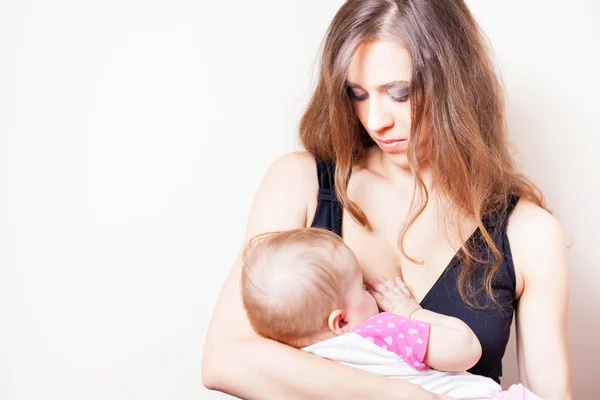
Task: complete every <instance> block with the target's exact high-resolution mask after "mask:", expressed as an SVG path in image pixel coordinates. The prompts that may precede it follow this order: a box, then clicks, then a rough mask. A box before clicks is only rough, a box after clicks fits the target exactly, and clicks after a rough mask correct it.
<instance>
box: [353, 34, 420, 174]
mask: <svg viewBox="0 0 600 400" xmlns="http://www.w3.org/2000/svg"><path fill="white" fill-rule="evenodd" d="M411 75H412V60H411V57H410V54H409V52H408V50H407V49H406V48H405V47H403V46H401V45H399V44H396V43H392V42H388V41H383V40H378V41H374V42H369V43H364V44H362V45H361V46H360V47H359V48H358V49H357V51H356V53H355V54H354V56H353V58H352V60H351V62H350V66H349V69H348V76H347V85H348V95H349V96H350V99H351V100H352V102H353V105H354V111H355V112H356V115H357V116H358V118H359V120H360V122H361V123H362V124H363V126H364V127H365V129H366V130H367V132H368V133H369V135H370V136H371V138H372V139H373V140H374V141H375V143H376V144H377V145H378V146H379V148H380V149H381V150H382V151H383V152H384V153H385V155H386V156H387V157H389V159H390V160H391V161H392V162H393V163H394V164H395V165H397V166H399V167H402V168H408V166H409V164H408V159H407V153H406V151H407V148H408V146H407V145H408V140H409V136H410V123H411V122H410V99H409V97H408V95H409V86H410V79H411Z"/></svg>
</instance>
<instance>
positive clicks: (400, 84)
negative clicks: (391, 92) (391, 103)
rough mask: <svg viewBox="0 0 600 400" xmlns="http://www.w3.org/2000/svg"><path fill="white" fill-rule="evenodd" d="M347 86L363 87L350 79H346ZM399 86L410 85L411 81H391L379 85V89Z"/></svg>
mask: <svg viewBox="0 0 600 400" xmlns="http://www.w3.org/2000/svg"><path fill="white" fill-rule="evenodd" d="M346 86H348V87H350V88H356V89H362V87H361V86H360V85H357V84H356V83H352V82H349V81H346ZM397 86H403V87H409V86H410V82H409V81H391V82H388V83H384V84H381V85H379V86H377V88H378V89H389V88H392V87H397Z"/></svg>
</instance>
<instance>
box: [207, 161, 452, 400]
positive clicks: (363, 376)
mask: <svg viewBox="0 0 600 400" xmlns="http://www.w3.org/2000/svg"><path fill="white" fill-rule="evenodd" d="M315 171H316V167H315V164H314V159H313V158H312V157H310V156H308V155H306V154H301V153H294V154H290V155H287V156H284V157H282V158H281V159H279V160H278V161H276V162H275V163H274V164H273V166H272V167H271V168H270V169H269V172H268V173H267V175H266V177H265V179H264V181H263V183H262V185H261V187H260V189H259V191H258V193H257V196H256V198H255V201H254V204H253V206H252V211H251V213H250V218H249V221H248V229H247V232H246V239H245V241H244V243H246V241H247V240H248V239H249V238H250V237H252V236H254V235H255V234H258V233H262V232H268V231H277V230H283V229H291V228H299V227H305V226H306V224H307V220H308V218H307V213H309V212H312V209H313V207H309V206H308V205H309V204H311V202H312V204H314V201H316V197H317V178H316V173H315ZM240 270H241V260H240V256H238V258H237V260H236V262H235V264H234V266H233V269H232V271H231V273H230V275H229V277H228V278H227V281H226V282H225V285H224V287H223V289H222V292H221V296H220V298H219V300H218V303H217V306H216V308H215V311H214V315H213V318H212V321H211V324H210V327H209V330H208V335H207V337H206V342H205V346H204V356H203V363H202V380H203V383H204V385H205V386H206V387H207V388H209V389H213V390H219V391H222V392H225V393H228V394H231V395H234V396H237V397H241V398H244V399H260V400H268V399H278V400H279V399H353V398H357V399H358V398H360V399H362V398H377V399H415V400H419V399H432V400H433V399H441V398H442V397H441V396H436V395H434V394H432V393H429V392H427V391H425V390H424V389H422V388H420V387H418V386H415V385H412V384H409V383H406V382H403V381H399V380H393V379H389V378H384V377H381V376H377V375H374V374H370V373H368V372H365V371H361V370H358V369H355V368H351V367H347V366H344V365H341V364H339V363H336V362H333V361H329V360H324V359H321V358H319V357H317V356H314V355H312V354H308V353H305V352H303V351H301V350H297V349H294V348H292V347H288V346H285V345H283V344H280V343H277V342H274V341H271V340H268V339H264V338H261V337H259V336H258V335H257V334H256V333H255V332H254V331H253V330H252V328H251V327H250V324H249V323H248V320H247V318H246V314H245V312H244V309H243V306H242V302H241V296H240V289H239V279H240Z"/></svg>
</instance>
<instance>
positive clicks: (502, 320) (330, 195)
mask: <svg viewBox="0 0 600 400" xmlns="http://www.w3.org/2000/svg"><path fill="white" fill-rule="evenodd" d="M334 172H335V166H334V165H333V164H329V163H326V162H322V161H317V176H318V180H319V192H318V197H317V209H316V211H315V216H314V220H313V223H312V226H313V227H316V228H325V229H328V230H330V231H332V232H335V233H337V234H338V235H340V236H341V235H342V207H341V205H340V203H338V201H337V197H336V194H335V189H334ZM517 201H518V197H516V196H511V198H510V199H509V201H508V207H507V209H506V210H505V212H503V213H502V216H501V218H500V219H501V221H502V223H501V224H500V226H498V224H497V223H493V222H492V221H498V216H497V215H496V216H487V217H486V218H484V219H483V223H484V226H485V227H486V229H487V230H488V231H489V232H490V233H491V234H492V237H493V238H494V241H495V244H496V247H497V248H498V250H499V251H500V252H501V253H502V264H501V265H500V269H499V271H498V273H497V274H496V276H495V279H494V280H493V282H492V288H493V290H494V292H495V293H496V295H497V300H498V302H499V304H500V307H498V306H491V307H487V308H484V309H475V308H472V307H470V306H468V305H467V304H466V303H465V302H464V300H463V299H462V298H461V296H460V293H459V291H458V274H459V272H460V268H461V266H462V263H463V261H462V259H461V257H460V255H461V251H459V252H458V253H457V254H456V255H455V256H454V258H453V259H452V260H451V261H450V263H449V264H448V266H447V267H446V269H445V270H444V272H442V274H441V276H440V277H439V278H438V280H437V281H436V282H435V284H434V285H433V287H432V288H431V289H430V290H429V292H428V293H427V294H426V295H425V297H424V298H423V300H422V301H421V306H422V307H423V308H425V309H427V310H431V311H434V312H437V313H440V314H444V315H448V316H452V317H456V318H459V319H461V320H463V321H464V322H465V323H466V324H467V325H469V327H470V328H471V329H472V330H473V332H475V335H477V338H478V339H479V341H480V342H481V348H482V355H481V359H480V360H479V362H477V364H476V365H475V366H474V367H473V368H471V369H470V370H469V372H471V373H473V374H477V375H482V376H486V377H488V378H492V379H493V380H495V381H496V382H498V383H499V382H500V377H501V376H502V357H503V356H504V351H505V349H506V344H507V343H508V338H509V336H510V325H511V323H512V319H513V314H514V310H515V307H516V300H515V293H516V277H515V269H514V265H513V262H512V256H511V252H510V246H509V243H508V238H507V236H506V226H507V222H508V216H509V215H510V213H511V212H512V210H513V209H514V207H515V205H516V204H517ZM492 217H494V218H492ZM468 242H469V244H470V247H469V248H470V249H472V251H474V252H475V254H474V255H475V258H476V259H479V260H490V259H492V260H493V258H490V257H491V256H492V252H491V249H490V248H489V246H488V245H487V244H486V242H485V241H484V239H483V236H482V234H481V232H480V230H479V229H477V230H476V231H475V232H474V233H473V235H472V236H471V237H470V238H469V239H468ZM472 267H473V268H474V271H475V272H474V275H473V281H474V282H482V280H481V279H483V273H484V272H485V271H486V268H489V266H488V264H482V263H478V262H473V263H472ZM478 278H480V279H478ZM479 299H480V301H481V303H480V304H484V305H489V304H490V303H489V300H488V299H487V298H486V297H485V294H484V293H482V296H481V297H479Z"/></svg>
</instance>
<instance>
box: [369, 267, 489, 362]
mask: <svg viewBox="0 0 600 400" xmlns="http://www.w3.org/2000/svg"><path fill="white" fill-rule="evenodd" d="M369 285H370V286H371V287H372V288H373V289H374V290H373V291H372V292H371V294H373V297H375V300H376V301H377V304H378V305H379V308H381V309H382V310H383V311H387V312H391V313H394V314H397V315H400V316H404V317H408V318H410V319H412V320H419V321H423V322H427V323H429V324H430V330H429V341H428V346H427V350H426V353H425V359H424V362H425V364H427V365H428V366H430V367H431V368H434V369H437V370H440V371H465V370H467V369H469V368H471V367H472V366H474V365H475V364H476V363H477V361H479V358H480V357H481V344H480V343H479V340H478V339H477V336H475V334H474V333H473V331H472V330H471V328H469V326H468V325H467V324H465V323H464V322H463V321H461V320H460V319H458V318H454V317H448V316H446V315H442V314H438V313H434V312H432V311H429V310H424V309H423V308H422V307H421V306H420V305H419V304H418V303H417V301H416V300H415V299H414V298H413V297H412V295H411V294H410V291H409V290H408V288H407V287H406V285H404V282H402V280H401V279H400V278H396V280H395V282H394V281H390V280H386V279H383V278H379V279H378V282H375V281H370V282H369Z"/></svg>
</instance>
